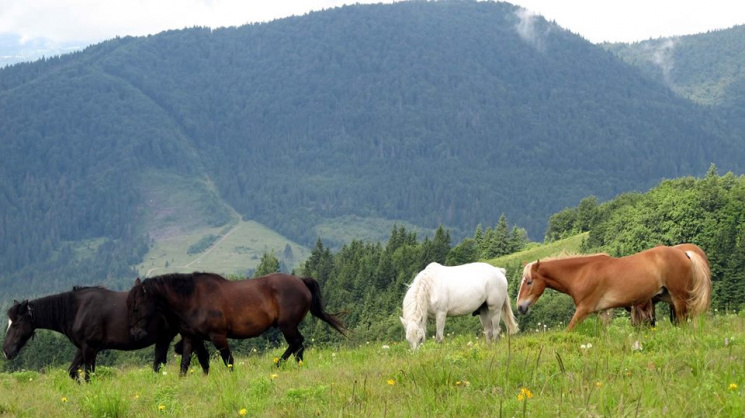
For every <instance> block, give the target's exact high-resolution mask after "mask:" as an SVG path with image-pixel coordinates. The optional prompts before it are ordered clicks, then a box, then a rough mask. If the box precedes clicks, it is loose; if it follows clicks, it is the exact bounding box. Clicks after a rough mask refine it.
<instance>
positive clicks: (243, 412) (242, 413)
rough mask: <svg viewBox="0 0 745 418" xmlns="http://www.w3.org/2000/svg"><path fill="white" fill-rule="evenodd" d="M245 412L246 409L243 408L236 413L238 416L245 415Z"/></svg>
mask: <svg viewBox="0 0 745 418" xmlns="http://www.w3.org/2000/svg"><path fill="white" fill-rule="evenodd" d="M247 412H248V411H247V410H246V408H243V409H241V410H240V411H238V415H246V413H247Z"/></svg>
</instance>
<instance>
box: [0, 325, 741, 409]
mask: <svg viewBox="0 0 745 418" xmlns="http://www.w3.org/2000/svg"><path fill="white" fill-rule="evenodd" d="M309 340H310V338H309ZM635 342H638V343H639V344H641V347H642V350H640V351H639V350H634V349H633V347H634V344H635ZM384 345H385V346H384ZM281 351H282V349H277V350H274V351H270V352H267V353H263V354H258V355H252V356H249V357H245V358H238V359H237V360H236V365H235V371H234V372H229V371H228V370H227V369H226V368H225V367H223V366H222V364H220V362H219V361H218V360H216V359H214V358H213V368H212V372H211V373H210V375H209V376H202V375H201V372H199V371H194V372H193V373H189V374H188V375H187V376H186V377H184V378H180V377H179V376H178V372H177V370H178V369H177V364H169V365H168V366H167V367H166V368H165V373H159V374H155V373H152V372H151V371H150V370H149V369H148V367H147V366H146V365H145V364H142V365H130V366H125V367H122V368H99V370H98V373H97V375H96V376H94V377H93V379H92V383H90V384H77V383H74V382H73V381H71V380H70V379H69V378H68V377H67V374H66V371H65V370H64V369H62V368H59V369H52V370H49V371H48V372H46V373H43V374H39V373H35V372H18V373H10V374H0V414H3V413H5V414H8V415H10V416H44V415H53V416H156V415H168V416H193V417H219V416H240V413H241V410H244V409H245V412H246V415H247V416H269V417H283V416H293V417H294V416H303V417H307V416H316V415H320V416H338V417H345V416H348V417H358V416H394V417H399V416H400V417H411V416H490V417H497V416H505V417H512V416H634V417H635V416H641V417H657V416H717V417H721V416H733V417H734V416H743V414H744V413H745V315H743V314H740V315H739V316H738V315H733V314H728V315H717V316H710V317H704V318H700V319H697V320H695V321H694V322H692V323H689V324H687V325H685V326H683V327H680V328H676V327H673V326H671V325H670V324H669V323H668V322H667V321H664V322H663V323H662V324H661V325H660V326H658V327H657V328H655V329H649V328H644V329H634V328H632V327H631V326H630V325H629V323H628V321H627V320H625V319H616V320H615V321H613V322H612V323H611V325H610V326H608V327H604V326H603V325H602V324H601V323H600V321H598V320H596V319H594V318H593V319H590V320H587V321H585V322H584V323H583V324H581V325H580V326H579V327H578V328H577V330H576V331H574V332H566V331H564V330H563V329H549V330H547V331H546V332H539V333H533V332H527V333H521V334H518V335H516V336H512V337H510V338H509V339H508V338H507V337H506V336H505V337H503V338H502V340H501V341H499V342H498V343H497V344H495V345H492V346H486V345H484V342H483V339H482V338H478V339H477V338H475V337H473V336H456V337H451V336H448V337H446V340H445V342H444V343H443V344H436V343H434V342H433V341H431V340H430V341H427V342H426V343H425V344H424V346H423V347H422V348H421V349H420V350H419V351H418V352H416V353H412V352H411V351H410V350H409V349H408V345H407V344H406V343H405V342H402V341H389V342H369V343H363V344H361V345H359V346H356V347H351V346H344V345H341V346H336V347H314V346H310V347H309V348H308V349H307V350H306V353H305V363H304V364H302V365H300V366H298V365H297V364H295V363H294V362H288V363H286V364H285V365H283V367H282V368H281V369H279V370H277V369H276V368H275V367H274V365H273V362H272V358H273V357H274V356H277V355H279V354H280V353H281ZM172 363H176V362H175V361H174V362H172Z"/></svg>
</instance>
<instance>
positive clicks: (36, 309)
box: [3, 287, 209, 381]
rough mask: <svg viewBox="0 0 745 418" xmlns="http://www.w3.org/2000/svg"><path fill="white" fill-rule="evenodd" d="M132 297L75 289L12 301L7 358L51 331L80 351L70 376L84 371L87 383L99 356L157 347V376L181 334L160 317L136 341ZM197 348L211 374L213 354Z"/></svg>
mask: <svg viewBox="0 0 745 418" xmlns="http://www.w3.org/2000/svg"><path fill="white" fill-rule="evenodd" d="M127 295H128V292H115V291H112V290H108V289H105V288H103V287H74V288H73V290H72V291H71V292H64V293H60V294H56V295H51V296H46V297H43V298H39V299H34V300H31V301H28V300H24V301H23V302H17V301H14V304H13V306H12V307H11V308H10V309H9V310H8V331H7V333H6V335H5V342H4V343H3V353H4V354H5V358H7V359H13V358H15V357H16V356H17V355H18V352H19V351H21V348H23V346H25V345H26V343H27V342H28V340H29V339H30V338H31V337H32V336H33V335H34V331H35V330H36V329H49V330H53V331H57V332H59V333H61V334H64V335H65V336H67V338H69V339H70V341H71V342H72V343H73V344H75V346H76V347H77V348H78V351H77V352H76V353H75V358H73V360H72V364H71V365H70V369H69V374H70V377H71V378H73V379H76V378H78V377H79V376H78V370H79V369H80V366H81V365H84V367H85V369H84V370H85V380H86V381H88V380H89V379H90V376H89V373H91V372H94V371H95V368H96V355H97V354H98V352H100V351H101V350H106V349H114V350H137V349H140V348H145V347H148V346H151V345H153V344H155V359H154V360H153V370H155V371H156V372H157V371H158V370H159V369H160V366H161V364H165V363H166V358H167V355H168V346H169V345H170V343H171V340H173V337H174V336H176V334H177V333H178V331H177V330H176V329H175V328H173V327H171V326H169V325H168V323H167V322H166V321H165V319H164V318H163V317H162V316H156V317H155V318H153V321H151V322H150V323H149V324H148V333H147V337H145V338H140V339H134V338H132V336H131V335H130V332H129V324H128V323H127ZM189 345H190V346H193V347H194V351H195V352H196V353H197V357H198V359H199V363H200V364H201V365H202V370H203V371H204V373H207V372H208V371H209V353H208V352H207V349H206V348H205V347H204V342H203V341H201V340H199V341H189Z"/></svg>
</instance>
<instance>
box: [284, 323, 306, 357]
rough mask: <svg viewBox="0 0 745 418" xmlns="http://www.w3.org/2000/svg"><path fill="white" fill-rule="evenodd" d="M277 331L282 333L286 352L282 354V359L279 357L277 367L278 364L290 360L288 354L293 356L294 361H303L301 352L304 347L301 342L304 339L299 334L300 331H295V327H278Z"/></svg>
mask: <svg viewBox="0 0 745 418" xmlns="http://www.w3.org/2000/svg"><path fill="white" fill-rule="evenodd" d="M279 330H280V331H281V332H282V335H284V337H285V341H287V344H288V346H287V350H285V352H284V353H282V357H280V361H279V362H278V363H277V367H279V364H280V363H281V362H283V361H285V360H287V359H288V358H290V354H294V355H295V360H297V361H298V362H300V361H301V360H302V359H303V352H304V351H305V346H303V341H305V338H304V337H303V336H302V334H300V330H298V329H297V325H294V326H280V328H279Z"/></svg>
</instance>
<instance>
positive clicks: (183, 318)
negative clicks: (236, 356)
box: [127, 273, 346, 375]
mask: <svg viewBox="0 0 745 418" xmlns="http://www.w3.org/2000/svg"><path fill="white" fill-rule="evenodd" d="M127 306H128V307H129V315H130V321H129V322H130V324H131V331H132V335H134V336H135V337H136V338H148V336H149V335H150V332H149V331H148V330H147V329H148V327H150V324H151V322H152V320H153V319H154V318H158V317H159V316H161V315H165V316H167V318H168V320H169V321H170V322H171V323H172V324H174V325H175V326H177V327H178V330H179V332H181V334H182V335H183V336H184V347H183V356H182V358H181V374H182V375H183V374H184V373H185V372H186V370H188V368H189V363H188V361H189V360H190V358H191V355H190V349H191V347H190V342H193V341H200V342H201V341H202V340H206V339H209V340H210V341H212V343H213V344H214V345H215V347H217V349H218V350H220V355H221V356H222V359H223V361H224V362H225V364H226V365H228V366H232V365H233V355H232V354H231V352H230V347H229V346H228V338H236V339H243V338H251V337H256V336H258V335H260V334H261V333H263V332H264V331H266V330H267V329H269V328H271V327H276V328H279V330H280V331H281V332H282V335H284V337H285V340H287V344H288V345H289V346H288V347H287V350H285V352H284V354H282V357H281V361H284V360H287V358H288V357H289V356H290V355H291V354H294V355H295V358H296V359H297V360H298V361H300V360H302V359H303V349H304V347H303V340H304V338H303V336H302V335H301V334H300V331H299V330H298V324H299V323H300V321H302V320H303V318H304V317H305V315H306V314H307V313H308V311H310V313H311V314H313V316H315V317H317V318H319V319H321V320H323V321H324V322H326V323H327V324H329V325H330V326H331V327H332V328H334V329H335V330H337V331H339V332H340V333H341V334H345V331H346V328H345V327H344V325H343V324H342V323H341V321H339V320H338V319H337V318H336V317H335V316H334V315H331V314H329V313H327V312H326V311H325V310H324V309H323V302H322V301H321V290H320V288H319V286H318V282H316V281H315V280H314V279H312V278H310V277H303V278H299V277H295V276H290V275H289V274H281V273H275V274H270V275H268V276H263V277H257V278H255V279H249V280H233V281H231V280H227V279H225V278H223V277H222V276H219V275H217V274H211V273H193V274H169V275H164V276H158V277H153V278H149V279H146V280H145V281H143V282H140V280H139V279H137V281H136V282H135V285H134V287H133V288H132V290H130V294H129V299H127Z"/></svg>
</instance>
